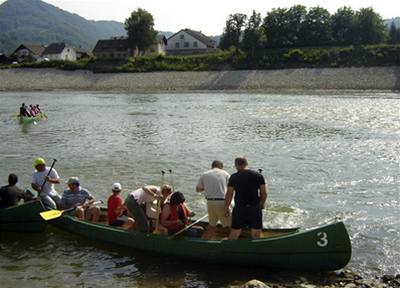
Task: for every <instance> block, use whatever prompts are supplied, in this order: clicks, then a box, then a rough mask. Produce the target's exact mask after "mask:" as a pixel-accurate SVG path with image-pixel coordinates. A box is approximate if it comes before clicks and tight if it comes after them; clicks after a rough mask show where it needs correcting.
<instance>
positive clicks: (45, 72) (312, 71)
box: [0, 66, 400, 92]
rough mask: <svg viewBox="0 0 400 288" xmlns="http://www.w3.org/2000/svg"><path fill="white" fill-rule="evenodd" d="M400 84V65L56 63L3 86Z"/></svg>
mask: <svg viewBox="0 0 400 288" xmlns="http://www.w3.org/2000/svg"><path fill="white" fill-rule="evenodd" d="M279 89H298V90H311V89H321V90H330V89H334V90H381V91H385V90H391V91H393V90H400V67H399V66H393V67H368V68H359V67H358V68H304V69H281V70H235V71H202V72H147V73H99V74H96V73H92V72H91V71H87V70H76V71H62V70H57V69H53V68H43V69H34V68H22V69H2V70H0V91H48V90H73V91H78V90H84V91H124V92H143V91H149V92H158V91H161V92H165V91H207V90H246V91H268V90H279Z"/></svg>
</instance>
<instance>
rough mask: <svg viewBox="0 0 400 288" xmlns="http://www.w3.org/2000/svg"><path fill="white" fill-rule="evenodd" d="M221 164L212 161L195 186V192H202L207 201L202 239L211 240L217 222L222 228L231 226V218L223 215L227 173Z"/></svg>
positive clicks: (217, 161)
mask: <svg viewBox="0 0 400 288" xmlns="http://www.w3.org/2000/svg"><path fill="white" fill-rule="evenodd" d="M223 167H224V165H223V163H222V162H221V161H219V160H214V161H213V162H212V163H211V169H210V170H208V171H206V172H204V173H203V175H201V177H200V179H199V182H198V183H197V185H196V191H197V192H204V196H205V197H206V200H207V212H208V222H209V223H208V224H209V225H208V227H207V230H206V231H205V232H204V234H203V238H205V239H211V238H212V237H213V235H214V233H215V227H216V225H217V222H218V221H220V222H221V224H222V226H223V227H224V228H229V227H230V226H231V217H230V216H226V215H225V214H224V200H225V193H226V190H227V185H228V180H229V173H228V172H226V171H225V170H223Z"/></svg>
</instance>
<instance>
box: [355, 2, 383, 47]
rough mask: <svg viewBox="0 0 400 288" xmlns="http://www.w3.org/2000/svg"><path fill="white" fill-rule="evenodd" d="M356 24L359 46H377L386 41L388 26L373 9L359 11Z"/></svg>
mask: <svg viewBox="0 0 400 288" xmlns="http://www.w3.org/2000/svg"><path fill="white" fill-rule="evenodd" d="M354 22H355V39H356V43H357V44H377V43H382V42H383V41H384V40H385V36H386V26H385V24H384V22H383V19H382V17H381V16H380V15H379V14H378V13H375V11H374V10H373V9H372V8H371V7H369V8H361V9H360V10H359V11H357V12H356V15H355V21H354Z"/></svg>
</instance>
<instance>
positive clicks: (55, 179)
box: [46, 176, 61, 184]
mask: <svg viewBox="0 0 400 288" xmlns="http://www.w3.org/2000/svg"><path fill="white" fill-rule="evenodd" d="M46 179H47V180H46V181H47V182H50V183H52V184H60V183H61V180H60V179H59V178H50V177H47V176H46Z"/></svg>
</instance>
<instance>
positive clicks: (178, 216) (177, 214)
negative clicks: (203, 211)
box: [165, 203, 190, 234]
mask: <svg viewBox="0 0 400 288" xmlns="http://www.w3.org/2000/svg"><path fill="white" fill-rule="evenodd" d="M169 205H170V211H171V213H170V214H169V216H168V218H167V220H168V221H176V220H181V221H182V222H183V223H184V226H185V225H186V224H187V222H188V217H189V213H190V211H189V209H188V208H187V207H186V205H185V204H183V203H181V204H179V205H177V206H173V205H171V204H169ZM165 228H167V229H168V233H169V234H173V233H175V232H178V231H179V230H180V229H182V228H183V227H182V225H178V224H176V223H174V224H170V225H166V226H165Z"/></svg>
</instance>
